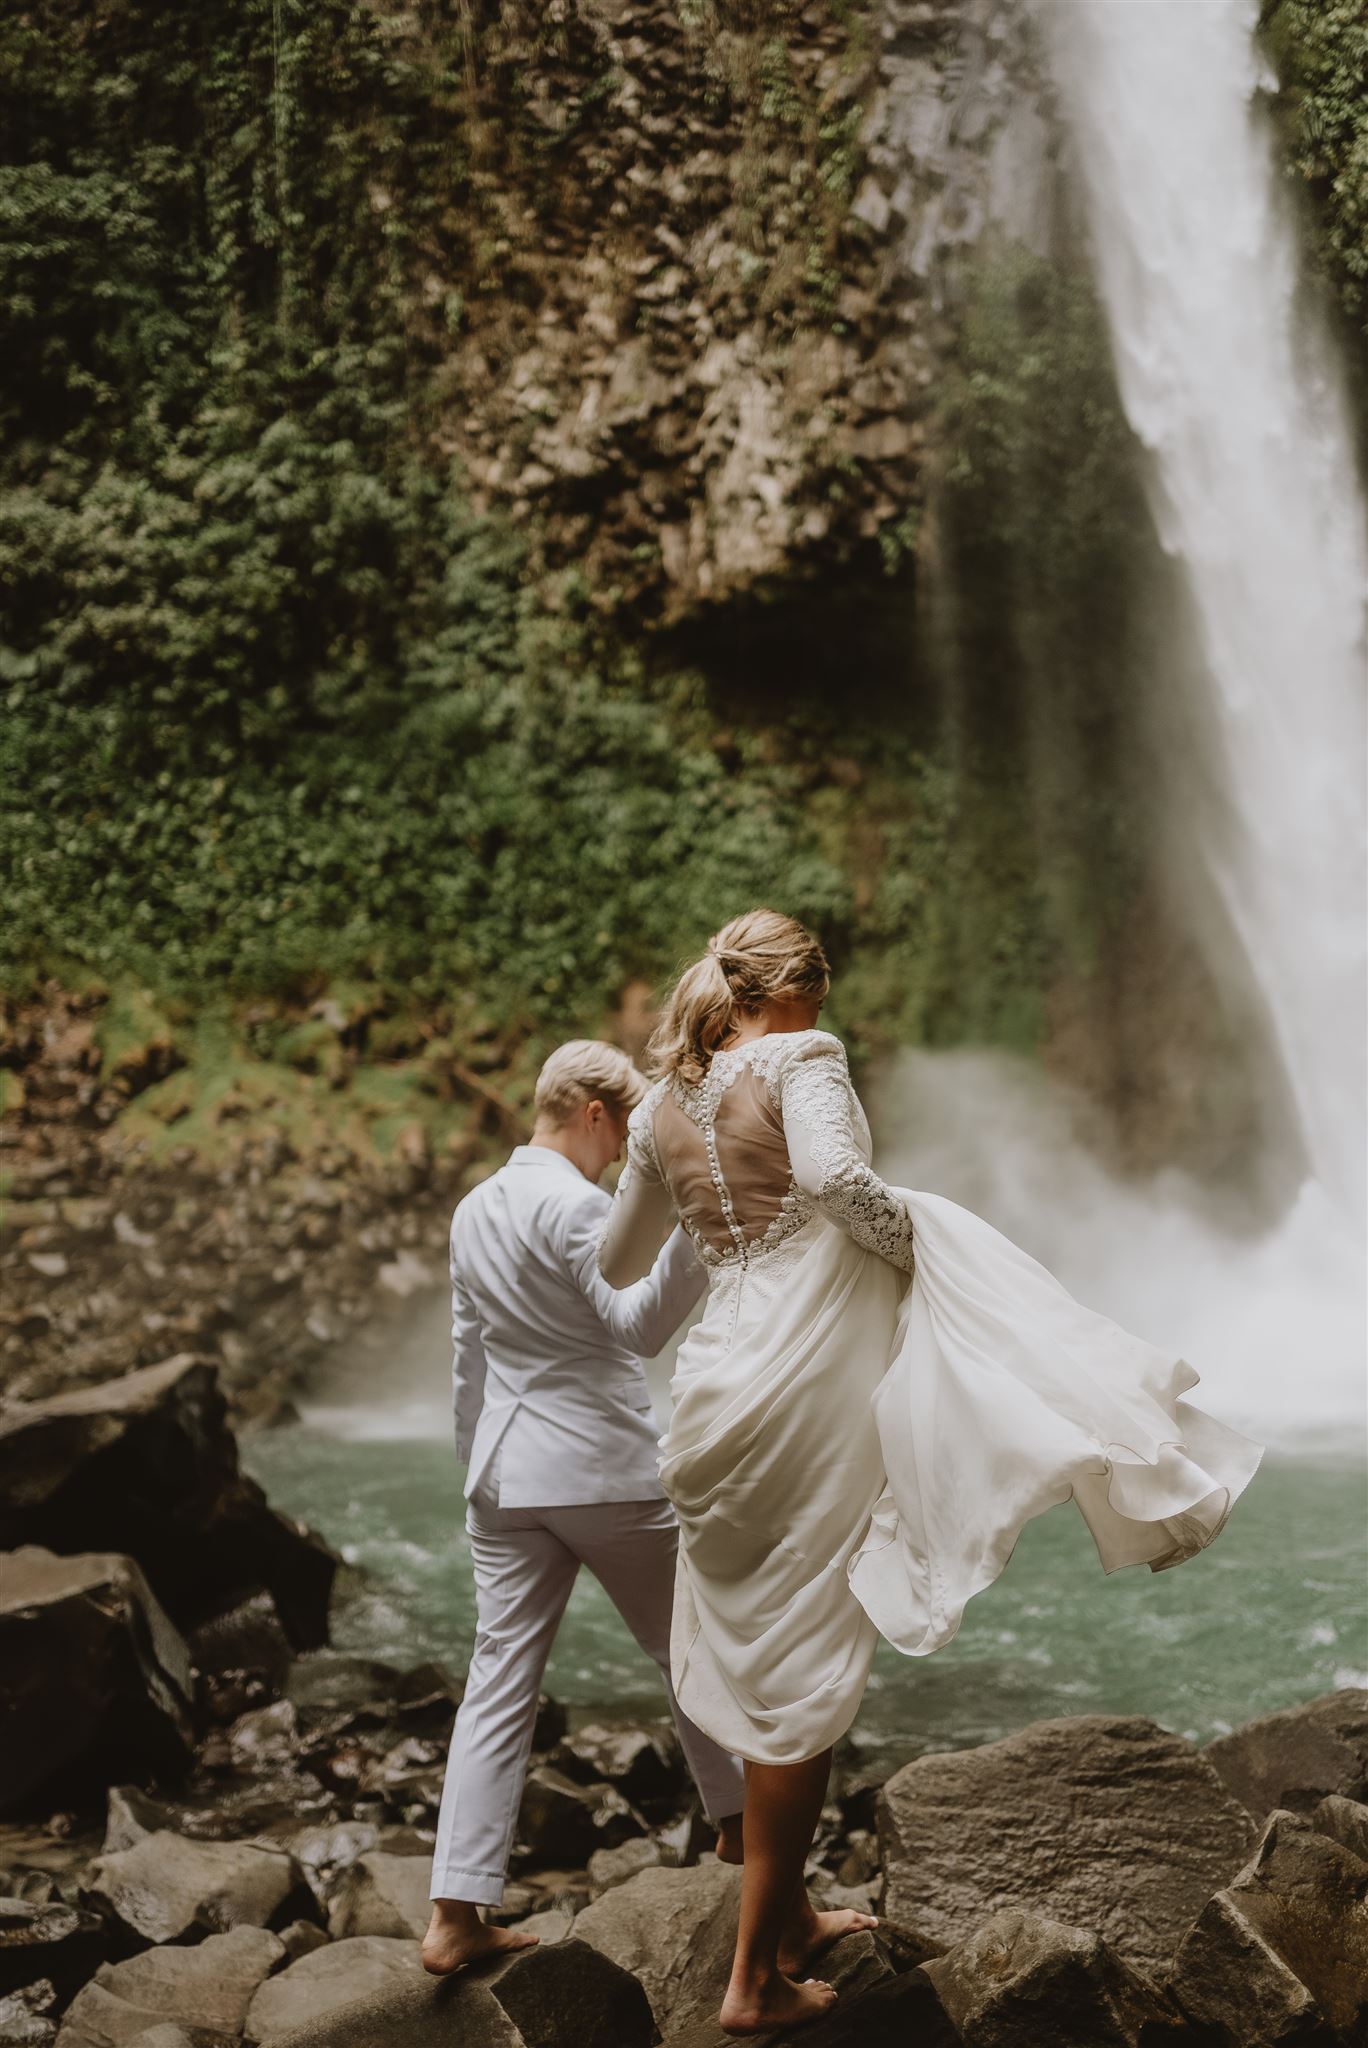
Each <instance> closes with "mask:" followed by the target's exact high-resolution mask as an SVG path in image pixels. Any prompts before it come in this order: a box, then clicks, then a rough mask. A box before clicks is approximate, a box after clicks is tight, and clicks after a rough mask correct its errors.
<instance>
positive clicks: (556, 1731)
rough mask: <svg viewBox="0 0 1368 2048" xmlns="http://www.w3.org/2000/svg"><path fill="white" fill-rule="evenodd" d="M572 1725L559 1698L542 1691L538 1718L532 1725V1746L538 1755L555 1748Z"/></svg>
mask: <svg viewBox="0 0 1368 2048" xmlns="http://www.w3.org/2000/svg"><path fill="white" fill-rule="evenodd" d="M569 1726H570V1716H569V1715H568V1714H567V1713H566V1711H565V1708H564V1707H563V1706H562V1705H561V1703H560V1701H559V1700H553V1699H552V1698H551V1695H550V1694H549V1693H545V1692H544V1693H542V1694H541V1695H540V1697H539V1698H538V1700H537V1718H536V1721H535V1722H534V1723H533V1727H532V1747H533V1749H534V1750H535V1751H536V1753H537V1755H538V1756H541V1755H542V1754H543V1753H544V1752H545V1751H546V1750H550V1749H554V1748H555V1747H556V1744H557V1743H558V1742H560V1741H562V1740H563V1739H564V1737H565V1732H566V1730H567V1728H568V1727H569Z"/></svg>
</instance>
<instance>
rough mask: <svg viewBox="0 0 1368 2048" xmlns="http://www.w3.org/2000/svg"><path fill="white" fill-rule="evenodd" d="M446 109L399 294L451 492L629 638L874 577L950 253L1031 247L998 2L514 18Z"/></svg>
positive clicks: (1015, 17) (1019, 64)
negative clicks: (616, 616)
mask: <svg viewBox="0 0 1368 2048" xmlns="http://www.w3.org/2000/svg"><path fill="white" fill-rule="evenodd" d="M397 26H398V22H396V27H397ZM465 91H466V93H467V95H468V98H469V101H470V103H471V105H472V107H473V118H472V121H471V133H472V135H473V137H474V142H473V162H472V170H471V184H472V187H473V189H474V191H475V193H476V194H477V196H478V202H479V205H480V208H481V210H482V231H481V233H478V234H471V233H470V232H469V231H468V230H467V232H466V234H465V235H464V237H463V238H462V244H463V249H464V252H465V263H464V264H461V265H458V266H456V268H457V270H458V273H459V274H454V275H453V274H452V264H451V262H450V258H449V256H447V257H444V256H443V254H442V253H441V252H438V251H434V252H433V270H432V274H431V276H430V277H429V278H428V279H427V281H426V283H425V287H424V290H425V296H426V297H427V299H428V301H429V302H430V304H431V305H432V306H433V307H441V308H444V309H445V312H446V317H447V319H448V321H449V322H450V323H453V324H454V325H455V326H456V328H457V338H456V341H455V343H454V345H452V346H450V348H449V353H448V356H447V364H446V375H445V384H446V389H447V391H448V393H449V404H448V406H447V409H446V412H445V415H444V416H443V418H442V420H441V424H440V428H439V430H438V431H439V432H440V434H441V436H442V437H443V440H444V443H445V445H446V446H447V447H448V448H449V450H450V452H452V453H454V454H456V455H458V456H459V457H460V459H461V461H462V462H463V464H464V466H465V467H466V469H467V471H468V474H469V477H470V480H471V483H472V486H473V488H474V490H475V492H476V495H477V499H478V501H479V502H481V503H482V505H483V506H485V507H487V508H499V509H504V510H508V511H511V512H512V514H513V515H514V517H515V518H517V519H519V520H520V521H522V522H524V523H527V524H529V525H530V526H532V527H533V528H535V529H536V530H537V532H538V533H539V535H540V541H541V546H542V549H543V551H544V556H543V559H544V561H545V565H546V566H547V567H549V568H553V569H554V568H558V567H560V568H563V567H566V566H568V565H571V564H574V565H577V566H578V567H579V568H580V569H582V571H583V574H584V577H585V579H586V582H587V584H588V586H589V589H590V591H591V593H592V595H593V597H594V599H595V601H596V602H597V603H598V604H600V605H601V606H602V607H603V608H604V609H605V610H615V609H619V608H622V607H627V608H630V609H632V610H633V611H635V612H636V613H637V614H639V615H640V616H642V617H643V618H644V619H646V620H652V621H653V620H657V619H658V620H662V621H664V622H666V623H670V622H674V621H678V620H680V619H682V618H684V617H686V616H687V615H688V614H689V613H691V612H694V611H696V610H698V609H699V608H702V607H708V606H710V605H716V604H718V603H719V602H722V601H725V600H727V599H730V598H734V597H735V596H737V595H738V594H740V593H744V592H750V591H755V590H760V591H762V592H763V591H765V590H766V589H767V588H769V587H773V586H774V585H777V584H778V583H780V582H789V581H792V580H794V579H795V578H803V577H806V576H812V575H814V574H816V573H817V572H818V571H819V570H821V569H823V568H830V567H832V566H834V565H850V564H857V565H858V564H860V563H867V564H868V565H869V566H871V567H873V568H874V569H876V570H877V569H878V568H879V567H880V566H881V565H882V566H884V567H893V566H896V564H897V563H898V562H899V560H900V559H901V557H902V556H903V555H904V554H905V553H906V552H907V550H908V544H909V540H910V536H911V534H912V532H913V530H914V522H915V514H916V507H917V506H918V504H919V503H920V502H921V501H922V499H923V498H924V496H925V491H926V481H927V452H928V442H929V439H930V432H929V425H928V422H929V418H930V416H931V414H932V412H933V409H934V406H935V404H936V399H937V390H938V382H939V379H938V364H939V363H940V362H941V361H942V360H943V358H944V356H945V353H946V351H947V350H948V349H949V348H951V347H952V346H953V340H954V333H955V321H954V313H955V308H956V305H957V302H958V299H959V296H960V292H961V289H962V285H963V279H964V275H965V271H966V265H967V264H968V263H970V262H972V258H973V252H974V250H975V249H976V247H977V246H978V245H979V244H981V243H982V242H983V241H984V239H985V238H986V237H989V236H991V235H993V234H998V235H1000V236H1004V237H1006V238H1009V239H1015V240H1020V241H1024V242H1026V243H1027V244H1029V245H1030V246H1032V247H1034V248H1035V249H1036V250H1037V251H1040V252H1042V253H1043V252H1045V251H1047V250H1048V249H1049V247H1050V244H1051V241H1052V238H1053V236H1054V233H1055V221H1056V216H1057V212H1058V202H1057V196H1056V190H1055V173H1054V163H1053V144H1052V138H1051V131H1050V128H1049V126H1048V123H1047V121H1046V119H1045V118H1044V116H1043V114H1042V112H1041V110H1040V91H1039V84H1038V78H1037V73H1036V68H1035V61H1034V57H1033V53H1032V48H1031V41H1030V32H1029V22H1028V19H1027V16H1026V13H1025V10H1024V9H1023V8H1022V7H1021V6H1020V4H1019V0H875V4H873V5H869V6H862V7H854V8H849V9H844V8H836V7H833V6H829V5H826V4H822V0H814V4H811V5H808V6H805V7H799V6H787V7H785V6H777V7H776V6H760V5H757V4H749V5H747V4H740V5H736V4H733V5H721V4H710V0H680V4H670V0H578V4H571V0H552V4H551V5H550V6H529V5H526V4H521V0H520V4H519V5H517V6H514V7H512V8H507V7H506V8H504V9H503V10H502V11H501V13H500V15H499V19H498V22H497V24H495V23H494V22H493V21H492V20H491V21H490V22H488V23H487V24H486V26H485V28H484V30H483V32H482V34H481V36H480V37H479V39H478V40H477V42H476V43H475V45H474V48H473V54H472V57H471V62H470V65H469V67H468V72H467V78H466V81H465ZM373 197H374V202H375V204H376V205H377V206H383V204H384V201H385V195H384V193H383V191H382V190H381V189H380V188H379V187H378V186H377V188H376V189H375V192H374V195H373ZM468 267H469V270H471V271H473V274H468Z"/></svg>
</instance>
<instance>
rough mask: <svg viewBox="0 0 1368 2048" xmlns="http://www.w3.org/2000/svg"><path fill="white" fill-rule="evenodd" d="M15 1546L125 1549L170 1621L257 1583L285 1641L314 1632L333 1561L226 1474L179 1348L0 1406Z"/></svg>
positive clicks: (200, 1364)
mask: <svg viewBox="0 0 1368 2048" xmlns="http://www.w3.org/2000/svg"><path fill="white" fill-rule="evenodd" d="M21 1543H40V1544H48V1545H51V1546H60V1548H61V1549H62V1550H65V1551H71V1550H81V1549H89V1550H100V1551H119V1552H122V1553H124V1554H126V1555H127V1556H129V1557H131V1558H133V1559H135V1560H136V1562H137V1563H138V1564H139V1565H141V1567H142V1569H143V1571H144V1573H145V1574H146V1577H147V1580H148V1583H149V1584H150V1586H151V1587H152V1590H153V1592H154V1593H155V1594H156V1596H157V1598H158V1600H159V1601H160V1602H161V1604H162V1606H163V1607H164V1608H165V1609H166V1611H167V1613H168V1614H170V1615H171V1616H172V1617H173V1619H174V1620H175V1621H176V1622H177V1624H178V1625H180V1626H183V1627H191V1626H195V1625H198V1624H200V1623H202V1622H205V1621H207V1620H209V1619H211V1618H212V1617H213V1616H215V1615H217V1614H221V1613H223V1612H224V1611H225V1610H227V1609H229V1608H231V1607H233V1606H235V1605H237V1604H239V1603H240V1602H241V1600H242V1598H243V1597H244V1596H245V1595H246V1594H249V1593H251V1592H254V1591H256V1590H258V1589H261V1588H264V1589H265V1590H266V1591H267V1592H269V1593H270V1594H271V1596H272V1599H273V1601H274V1603H275V1607H276V1611H277V1613H278V1615H279V1617H280V1620H281V1623H282V1624H283V1626H284V1628H285V1629H286V1631H287V1632H288V1634H289V1636H290V1638H291V1640H292V1641H293V1642H294V1643H295V1645H296V1646H299V1647H306V1646H310V1645H313V1644H316V1643H320V1642H322V1641H323V1640H324V1638H325V1637H326V1635H327V1616H328V1599H329V1594H330V1592H331V1589H332V1581H333V1574H334V1572H335V1570H336V1567H337V1560H336V1558H335V1557H334V1555H333V1553H332V1552H331V1551H330V1550H329V1549H328V1548H327V1546H326V1545H325V1544H324V1543H322V1542H321V1541H320V1539H319V1538H318V1537H316V1536H313V1535H311V1534H310V1533H309V1532H308V1531H307V1530H305V1529H303V1528H301V1527H300V1526H299V1524H298V1523H295V1522H292V1521H290V1520H289V1519H288V1518H287V1517H286V1516H284V1515H280V1514H277V1513H276V1512H275V1510H274V1509H272V1508H270V1507H269V1506H268V1505H267V1502H266V1497H265V1495H264V1494H263V1493H262V1491H261V1488H260V1487H259V1486H257V1485H256V1483H255V1482H254V1481H253V1480H250V1479H248V1478H246V1477H245V1476H244V1475H243V1474H242V1473H241V1472H240V1471H239V1469H238V1459H237V1444H236V1442H235V1440H234V1438H233V1435H232V1432H231V1430H230V1429H229V1428H228V1424H227V1411H226V1408H225V1404H224V1400H223V1396H222V1394H221V1393H220V1391H219V1385H218V1377H217V1371H216V1368H215V1365H214V1363H213V1361H212V1360H208V1359H204V1358H201V1357H198V1356H197V1355H196V1354H194V1353H192V1352H186V1353H182V1354H180V1355H179V1356H177V1357H175V1358H171V1359H167V1360H166V1361H165V1363H164V1364H161V1365H153V1366H145V1367H143V1368H142V1369H140V1370H139V1371H137V1372H132V1373H128V1374H126V1375H125V1376H124V1378H122V1379H118V1380H110V1381H107V1382H106V1383H105V1384H104V1385H102V1386H97V1387H85V1388H82V1389H80V1390H79V1391H77V1392H74V1393H66V1394H56V1395H54V1396H52V1398H51V1399H49V1400H46V1401H38V1402H31V1403H22V1402H16V1403H12V1404H11V1405H10V1406H8V1407H7V1408H5V1409H4V1410H3V1411H2V1412H0V1545H12V1544H21Z"/></svg>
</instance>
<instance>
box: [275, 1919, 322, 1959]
mask: <svg viewBox="0 0 1368 2048" xmlns="http://www.w3.org/2000/svg"><path fill="white" fill-rule="evenodd" d="M280 1940H281V1945H282V1947H283V1948H284V1950H285V1953H286V1955H287V1956H288V1957H289V1959H290V1961H291V1962H292V1963H297V1962H298V1961H299V1959H300V1957H301V1956H311V1955H312V1954H313V1952H314V1950H315V1949H316V1948H326V1947H327V1946H328V1933H327V1929H326V1928H324V1927H320V1926H319V1925H318V1922H317V1921H316V1920H292V1921H291V1922H290V1924H289V1926H288V1927H282V1928H281V1929H280Z"/></svg>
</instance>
